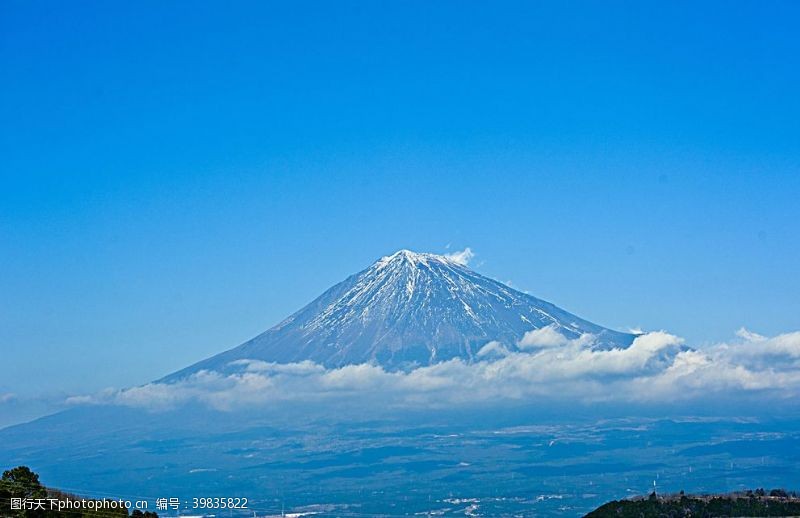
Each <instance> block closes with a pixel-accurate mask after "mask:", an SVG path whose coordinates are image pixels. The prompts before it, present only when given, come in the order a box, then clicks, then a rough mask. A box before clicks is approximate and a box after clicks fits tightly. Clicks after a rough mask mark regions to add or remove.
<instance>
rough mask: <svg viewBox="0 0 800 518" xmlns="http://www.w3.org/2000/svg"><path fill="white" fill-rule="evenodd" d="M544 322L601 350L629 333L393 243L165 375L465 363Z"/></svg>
mask: <svg viewBox="0 0 800 518" xmlns="http://www.w3.org/2000/svg"><path fill="white" fill-rule="evenodd" d="M544 327H549V328H551V329H553V330H556V331H557V332H558V333H559V334H560V335H562V336H564V337H566V338H578V337H580V336H582V335H585V334H587V333H588V334H591V335H593V336H595V337H596V343H597V344H598V346H601V347H604V346H605V347H611V346H621V347H624V346H627V345H629V344H630V343H631V341H632V340H633V338H634V335H630V334H627V333H620V332H616V331H612V330H609V329H606V328H603V327H601V326H598V325H596V324H592V323H591V322H588V321H586V320H583V319H581V318H579V317H577V316H575V315H573V314H571V313H568V312H566V311H564V310H562V309H560V308H558V307H556V306H554V305H553V304H550V303H549V302H545V301H543V300H540V299H537V298H536V297H533V296H531V295H528V294H525V293H521V292H519V291H517V290H515V289H513V288H510V287H509V286H506V285H505V284H503V283H501V282H498V281H496V280H493V279H490V278H488V277H484V276H483V275H480V274H478V273H476V272H475V271H473V270H471V269H470V268H468V267H467V266H466V265H465V264H463V262H460V261H457V260H455V259H454V258H451V257H448V256H445V255H436V254H430V253H418V252H412V251H410V250H399V251H397V252H395V253H393V254H391V255H387V256H384V257H382V258H380V259H379V260H378V261H376V262H375V263H373V264H372V265H371V266H369V267H368V268H367V269H365V270H363V271H361V272H359V273H357V274H355V275H352V276H350V277H348V278H347V279H345V280H344V281H342V282H340V283H339V284H337V285H335V286H333V287H332V288H330V289H329V290H328V291H326V292H325V293H323V294H322V295H321V296H320V297H318V298H317V299H316V300H314V301H313V302H311V303H310V304H309V305H307V306H306V307H304V308H302V309H301V310H299V311H298V312H296V313H295V314H294V315H292V316H290V317H289V318H287V319H286V320H284V321H283V322H281V323H279V324H278V325H277V326H275V327H273V328H272V329H270V330H268V331H266V332H264V333H263V334H261V335H259V336H257V337H255V338H253V339H252V340H250V341H248V342H246V343H244V344H242V345H240V346H239V347H236V348H234V349H231V350H229V351H226V352H224V353H221V354H219V355H217V356H214V357H212V358H209V359H208V360H204V361H202V362H200V363H198V364H196V365H193V366H191V367H189V368H187V369H184V370H183V371H180V372H178V373H176V374H174V375H172V376H170V377H169V378H174V377H176V376H177V377H179V376H182V375H186V374H189V373H191V372H195V371H197V370H199V369H204V368H205V369H217V370H219V369H221V368H224V366H225V365H227V364H228V363H230V362H231V361H234V360H241V359H256V360H266V361H272V362H278V363H291V362H298V361H303V360H311V361H314V362H317V363H320V364H323V365H325V366H328V367H339V366H343V365H347V364H359V363H377V364H380V365H382V366H384V367H385V368H387V369H405V368H409V367H413V366H419V365H429V364H432V363H437V362H440V361H445V360H449V359H453V358H460V359H462V360H463V361H467V362H471V361H477V360H478V356H477V353H478V351H479V350H480V349H481V348H482V347H483V346H484V345H486V344H487V343H488V342H490V341H496V342H498V343H500V344H503V346H504V347H506V348H507V349H508V350H515V349H517V348H518V346H519V344H520V340H521V339H522V337H523V336H524V335H525V333H526V332H529V331H533V330H536V329H541V328H544ZM169 378H168V379H169Z"/></svg>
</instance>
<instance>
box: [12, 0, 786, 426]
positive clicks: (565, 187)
mask: <svg viewBox="0 0 800 518" xmlns="http://www.w3.org/2000/svg"><path fill="white" fill-rule="evenodd" d="M798 20H800V4H798V3H797V2H789V1H787V2H746V3H742V2H707V3H704V5H702V6H698V5H696V2H668V3H665V2H651V3H646V2H629V3H615V2H596V3H583V2H551V3H544V2H520V3H505V2H484V3H469V2H419V3H415V2H394V3H388V2H318V3H304V2H285V3H277V2H252V3H248V2H236V3H235V4H233V5H232V6H231V5H228V4H223V3H211V2H169V3H165V2H150V3H147V2H143V3H142V2H137V3H135V4H134V3H128V4H124V3H120V2H80V3H71V4H66V3H63V2H35V1H34V2H31V1H10V0H9V1H4V2H2V4H0V60H1V63H0V65H1V66H0V155H1V156H2V160H1V161H0V168H2V169H1V170H0V180H1V183H0V396H2V395H3V394H9V393H14V394H17V398H19V399H26V398H42V399H47V398H58V397H60V395H62V394H68V393H76V392H86V391H93V390H98V389H100V388H103V387H107V386H115V387H120V386H126V385H132V384H139V383H144V382H147V381H149V380H152V379H155V378H158V377H160V376H162V375H164V374H167V373H169V372H171V371H174V370H176V369H179V368H181V367H184V366H186V365H187V364H189V363H192V362H194V361H196V360H199V359H201V358H204V357H207V356H209V355H211V354H214V353H216V352H219V351H221V350H224V349H227V348H230V347H232V346H235V345H238V344H239V343H240V342H242V341H244V340H245V339H248V338H250V337H252V336H253V335H255V334H257V333H259V332H261V331H263V330H265V329H266V328H268V327H270V326H272V325H273V324H275V323H277V322H278V321H279V320H280V319H281V318H283V317H285V316H286V315H288V314H289V313H291V312H293V311H294V310H296V309H298V308H299V307H301V306H302V305H304V304H305V303H307V302H309V301H310V300H311V299H313V298H314V297H315V296H317V295H318V294H320V293H321V292H322V291H323V290H325V289H326V288H328V287H329V286H330V285H332V284H334V283H335V282H338V281H340V280H342V279H343V278H344V277H346V276H347V275H349V274H351V273H353V272H355V271H358V270H360V269H362V268H364V267H366V266H368V265H369V264H370V263H371V262H373V261H374V260H376V259H377V258H378V257H380V256H382V255H385V254H387V253H391V252H393V251H395V250H397V249H399V248H410V249H413V250H418V251H430V252H446V251H453V250H457V249H463V248H464V247H467V246H469V247H471V248H472V250H474V252H475V253H476V254H477V255H476V257H475V259H474V260H473V262H472V263H471V264H472V266H473V267H475V268H476V269H477V270H478V271H480V272H481V273H484V274H487V275H489V276H491V277H495V278H498V279H500V280H502V281H511V282H512V285H513V286H514V287H517V288H518V289H522V290H527V291H530V292H531V293H532V294H534V295H536V296H538V297H541V298H544V299H547V300H550V301H552V302H554V303H556V304H558V305H560V306H562V307H563V308H565V309H567V310H569V311H572V312H574V313H577V314H578V315H581V316H583V317H585V318H587V319H589V320H592V321H594V322H597V323H599V324H603V325H606V326H608V327H612V328H617V329H626V328H628V327H642V328H644V329H648V330H654V329H666V330H669V331H670V332H673V333H676V334H679V335H681V336H683V337H685V338H686V339H687V341H688V342H689V343H692V344H702V343H709V342H715V341H720V340H724V339H727V338H729V337H731V336H732V334H733V333H734V331H736V330H737V329H738V328H739V327H741V326H746V327H748V328H749V329H752V330H754V331H757V332H760V333H763V334H775V333H779V332H785V331H794V330H797V329H800V318H798V315H800V295H798V294H800V267H799V266H798V265H800V203H798V198H800V122H798V121H800V95H798V92H800V63H798V56H800V37H798V33H797V23H798ZM448 246H449V248H448ZM8 399H9V400H10V396H9V398H8ZM3 411H4V410H3V409H2V407H0V412H3ZM0 424H2V420H0Z"/></svg>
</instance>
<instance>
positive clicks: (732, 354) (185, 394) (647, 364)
mask: <svg viewBox="0 0 800 518" xmlns="http://www.w3.org/2000/svg"><path fill="white" fill-rule="evenodd" d="M543 329H544V328H543ZM539 331H541V333H538V334H536V335H532V336H529V335H528V334H526V335H525V337H523V338H522V340H521V341H520V342H519V344H518V345H519V347H518V348H517V349H516V350H512V349H510V348H508V347H506V345H505V344H500V343H499V342H490V343H488V344H487V346H485V347H484V348H483V349H482V351H487V348H488V351H487V352H486V354H485V355H483V357H484V358H487V359H480V358H479V360H478V361H476V362H474V363H466V362H464V361H461V360H457V359H456V360H450V361H446V362H442V363H438V364H435V365H431V366H426V367H420V368H417V369H414V370H411V371H407V372H389V371H386V370H384V369H383V368H381V367H379V366H375V365H370V364H360V365H349V366H345V367H341V368H337V369H326V368H325V367H323V366H321V365H318V364H315V363H313V362H311V361H303V362H298V363H290V364H278V363H271V362H264V361H260V360H237V361H234V362H231V363H230V364H229V365H228V369H227V370H226V372H217V371H208V370H203V371H200V372H197V373H195V374H192V375H191V376H189V377H187V378H186V379H183V380H180V381H178V382H173V383H150V384H147V385H143V386H139V387H133V388H128V389H122V390H107V391H104V392H102V393H100V394H95V395H92V396H78V397H73V398H70V399H69V400H68V403H71V404H86V403H92V404H112V405H124V406H131V407H143V408H147V409H155V410H158V409H169V408H174V407H176V406H178V405H181V404H184V403H189V402H199V403H202V404H206V405H209V406H210V407H212V408H215V409H219V410H237V409H246V408H253V407H256V406H262V405H273V406H274V405H280V404H282V403H285V402H302V401H327V402H335V401H337V400H341V401H354V400H355V401H363V402H365V403H369V402H370V401H372V402H376V403H379V404H383V405H395V406H398V407H402V406H403V405H414V406H415V407H419V406H420V405H421V406H423V407H424V406H430V407H435V406H437V405H469V404H474V403H486V402H493V401H542V402H544V401H549V402H553V401H560V402H564V401H570V402H575V403H581V404H591V403H597V402H608V403H671V402H676V401H684V402H687V401H688V402H692V401H696V402H703V401H705V400H708V399H709V398H717V399H719V398H728V399H736V398H746V397H748V395H753V394H760V393H763V392H770V393H771V394H772V395H774V396H776V397H778V398H779V399H782V400H784V401H791V400H792V398H796V397H797V396H798V395H800V332H794V333H787V334H781V335H778V336H775V337H771V338H768V337H764V336H760V335H757V334H755V333H750V332H748V331H746V330H740V331H739V333H738V338H737V339H736V340H735V341H732V342H730V343H723V344H717V345H714V346H710V347H706V348H703V349H691V348H688V347H686V346H685V345H683V340H682V339H681V338H679V337H677V336H675V335H672V334H669V333H666V332H663V331H657V332H651V333H646V334H643V335H641V336H639V337H637V338H636V339H635V340H634V342H633V344H632V345H631V346H630V347H628V348H624V349H622V348H613V349H608V350H602V349H597V348H594V347H593V345H594V340H593V337H592V336H587V335H583V336H581V337H579V338H577V339H572V340H570V339H567V338H565V337H563V336H560V335H559V333H558V332H557V331H555V330H554V329H547V330H544V331H542V330H539ZM559 336H560V337H559ZM479 356H480V355H479Z"/></svg>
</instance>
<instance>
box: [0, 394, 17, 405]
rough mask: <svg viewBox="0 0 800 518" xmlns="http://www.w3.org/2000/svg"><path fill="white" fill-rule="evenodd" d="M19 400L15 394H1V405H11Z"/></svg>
mask: <svg viewBox="0 0 800 518" xmlns="http://www.w3.org/2000/svg"><path fill="white" fill-rule="evenodd" d="M15 399H17V395H16V394H14V393H13V392H6V393H0V405H2V404H3V403H11V402H12V401H14V400H15Z"/></svg>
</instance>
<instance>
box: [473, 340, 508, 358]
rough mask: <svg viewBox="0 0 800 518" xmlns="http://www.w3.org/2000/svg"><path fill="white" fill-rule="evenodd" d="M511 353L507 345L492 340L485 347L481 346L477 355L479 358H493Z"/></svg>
mask: <svg viewBox="0 0 800 518" xmlns="http://www.w3.org/2000/svg"><path fill="white" fill-rule="evenodd" d="M509 354H510V353H509V351H508V349H506V347H505V346H504V345H503V344H501V343H500V342H498V341H497V340H492V341H491V342H489V343H487V344H486V345H484V346H483V347H481V348H480V350H479V351H478V354H477V357H478V358H491V357H497V356H508V355H509Z"/></svg>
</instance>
